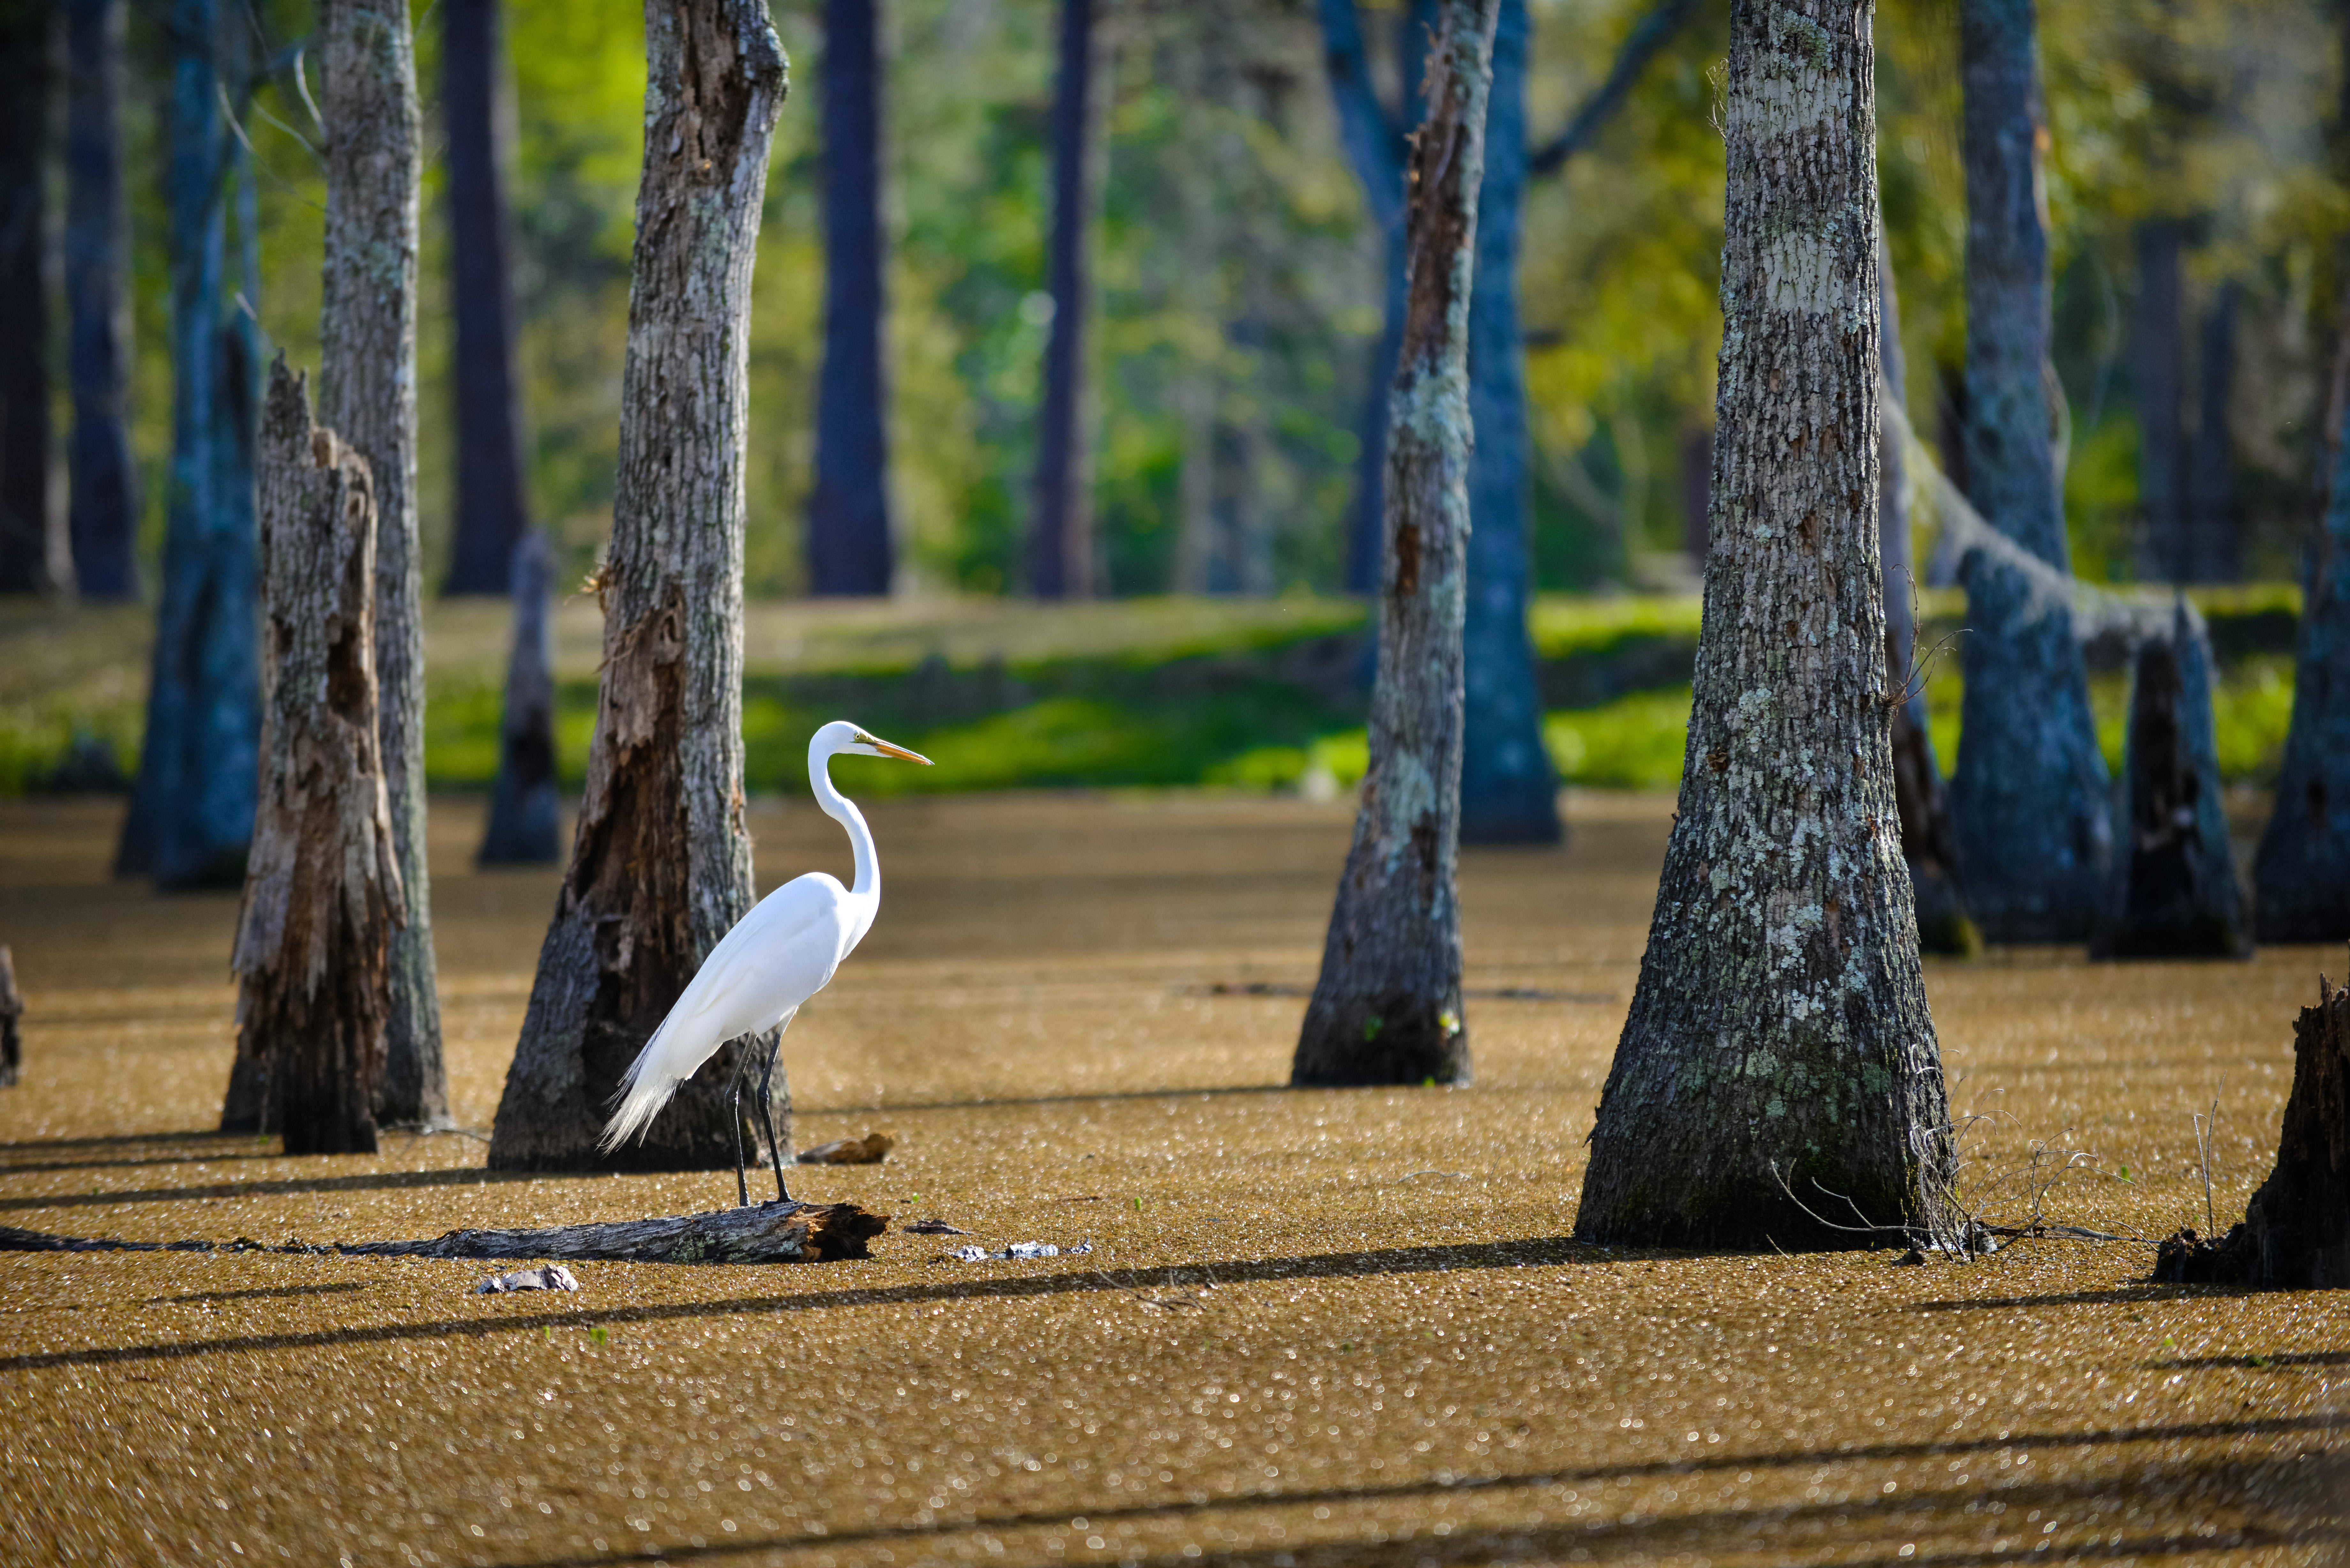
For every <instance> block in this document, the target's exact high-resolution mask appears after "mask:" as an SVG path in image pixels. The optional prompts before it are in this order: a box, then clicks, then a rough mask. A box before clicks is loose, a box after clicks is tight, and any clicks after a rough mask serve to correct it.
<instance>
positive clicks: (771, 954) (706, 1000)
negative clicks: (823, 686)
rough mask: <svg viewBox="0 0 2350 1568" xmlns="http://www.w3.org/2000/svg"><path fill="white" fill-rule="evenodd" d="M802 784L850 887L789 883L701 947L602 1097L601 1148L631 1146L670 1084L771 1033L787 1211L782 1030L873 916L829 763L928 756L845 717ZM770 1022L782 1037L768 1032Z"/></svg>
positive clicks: (847, 813) (737, 1168)
mask: <svg viewBox="0 0 2350 1568" xmlns="http://www.w3.org/2000/svg"><path fill="white" fill-rule="evenodd" d="M807 756H808V787H809V788H810V789H812V790H814V791H815V792H816V805H819V806H821V807H823V808H824V814H825V815H827V816H829V817H831V818H832V819H833V820H834V821H835V822H837V823H838V824H840V826H843V827H845V828H847V830H848V842H849V846H850V847H851V848H852V849H854V850H855V851H856V854H857V884H856V886H854V887H851V888H844V887H842V886H841V885H840V883H839V882H838V881H837V879H835V878H834V877H829V876H827V875H826V874H825V873H824V872H821V871H811V872H809V873H808V874H807V875H806V876H805V877H793V878H792V879H791V880H790V881H788V882H786V883H785V884H784V885H783V886H782V887H780V888H776V889H775V891H774V892H772V893H770V894H768V895H767V896H766V897H765V898H762V899H760V900H759V904H758V907H757V908H756V909H753V910H752V911H751V912H750V913H749V914H747V915H745V916H743V919H741V920H740V921H739V922H737V923H736V925H735V927H734V929H733V930H731V931H729V932H727V933H726V935H725V936H724V937H723V939H721V940H720V941H719V943H718V945H717V946H716V947H715V948H713V949H712V950H711V953H710V957H709V958H708V959H706V960H704V961H703V962H702V968H701V970H700V971H699V972H697V973H696V974H695V975H694V977H693V979H692V981H691V982H690V983H689V984H688V985H687V986H686V988H685V994H684V995H682V996H681V997H679V998H678V999H677V1005H676V1006H674V1007H672V1008H671V1009H670V1010H669V1016H668V1017H667V1018H664V1019H662V1020H661V1026H660V1028H659V1029H656V1030H655V1031H653V1037H652V1038H651V1039H650V1040H648V1041H646V1042H645V1048H644V1050H643V1051H642V1052H640V1053H639V1054H638V1056H637V1059H636V1061H635V1062H633V1063H631V1064H629V1071H628V1073H627V1075H625V1076H623V1077H622V1078H621V1080H620V1088H619V1093H618V1094H616V1095H614V1096H612V1098H613V1100H614V1102H615V1104H616V1105H617V1106H618V1108H617V1109H616V1110H614V1111H613V1113H612V1119H611V1121H610V1122H608V1124H606V1126H605V1127H604V1136H603V1137H602V1139H601V1140H600V1144H601V1147H602V1148H603V1149H604V1150H605V1152H606V1153H609V1152H610V1151H611V1150H613V1149H614V1148H617V1147H619V1145H620V1144H621V1143H622V1142H623V1141H625V1140H626V1139H628V1138H629V1137H631V1136H635V1137H642V1136H643V1135H644V1132H645V1129H646V1128H647V1127H650V1125H651V1123H652V1119H653V1117H654V1116H658V1115H660V1108H661V1107H662V1106H665V1105H667V1104H669V1101H670V1096H672V1095H674V1094H676V1093H677V1086H678V1085H680V1084H682V1083H684V1082H685V1081H686V1080H687V1079H688V1078H691V1077H692V1076H693V1075H694V1074H695V1073H696V1072H697V1071H698V1070H700V1068H701V1066H702V1064H703V1063H704V1062H707V1061H709V1060H710V1058H711V1057H712V1056H714V1055H716V1054H718V1048H719V1047H720V1046H722V1045H723V1044H726V1042H728V1041H729V1040H732V1039H733V1038H735V1037H736V1036H737V1035H741V1034H757V1033H762V1032H764V1031H765V1030H769V1029H777V1034H776V1038H775V1045H774V1046H773V1047H772V1048H771V1049H769V1051H768V1052H767V1064H766V1066H765V1067H764V1068H763V1069H762V1070H761V1072H760V1074H759V1116H760V1119H761V1120H762V1121H763V1122H764V1123H765V1125H766V1129H767V1151H768V1153H769V1154H770V1155H771V1156H772V1157H773V1158H774V1160H775V1197H776V1198H777V1199H778V1200H780V1201H784V1202H788V1201H790V1199H791V1194H790V1193H789V1192H788V1191H786V1190H785V1188H784V1156H783V1150H782V1149H781V1147H778V1146H777V1144H776V1142H775V1116H774V1115H773V1113H772V1112H771V1111H770V1110H769V1108H768V1105H767V1089H768V1085H770V1084H771V1083H772V1082H773V1081H774V1079H775V1057H776V1055H777V1054H778V1053H780V1052H781V1051H782V1049H783V1036H782V1033H781V1029H788V1028H790V1027H791V1023H792V1015H793V1014H794V1013H796V1012H799V1010H800V1005H801V1004H802V1003H803V1002H806V1001H807V999H808V998H809V997H811V996H814V995H815V994H816V992H819V991H822V990H823V989H824V988H825V987H826V986H827V984H829V983H830V982H831V980H832V974H833V971H835V970H837V969H838V968H839V967H840V961H841V960H843V959H845V958H847V956H848V954H849V950H851V949H853V948H854V947H856V946H857V944H858V942H859V941H861V940H863V939H864V936H865V933H866V932H867V931H869V930H871V929H873V917H874V915H875V914H876V913H877V912H878V911H879V909H880V908H881V867H880V863H879V860H878V859H876V857H875V856H874V853H873V832H872V830H871V829H870V828H868V827H867V826H865V816H864V814H863V813H861V812H859V811H858V809H857V805H856V803H855V802H853V801H851V800H850V799H849V798H848V797H847V795H845V794H841V793H840V792H839V791H838V790H837V789H835V788H833V787H832V775H831V774H830V773H829V772H828V771H827V764H828V763H830V762H831V761H832V759H833V758H835V757H839V756H849V757H897V758H899V759H901V760H902V761H905V762H910V763H921V764H922V765H923V766H924V767H929V766H930V765H931V759H930V758H928V757H926V756H923V755H921V754H920V753H917V752H910V751H908V750H907V749H906V748H905V747H903V746H893V745H891V744H890V743H889V742H887V741H882V740H877V739H875V738H874V737H873V736H871V735H868V734H867V733H866V732H864V731H862V730H860V729H858V727H857V726H856V725H854V724H851V723H849V722H847V721H846V720H841V719H836V720H834V721H833V722H831V723H829V724H827V725H826V726H824V728H822V729H820V730H818V731H817V732H816V734H815V735H814V736H813V737H811V738H810V739H809V741H808V753H807ZM778 1025H780V1026H781V1029H778V1028H777V1026H778ZM733 1106H734V1112H733V1115H734V1189H735V1193H736V1195H737V1196H738V1197H740V1198H741V1199H742V1200H743V1202H744V1203H746V1204H747V1203H749V1202H750V1201H751V1189H750V1185H749V1183H748V1182H747V1181H745V1180H744V1179H743V1072H742V1070H741V1068H739V1067H738V1068H737V1070H736V1072H735V1075H734V1098H733Z"/></svg>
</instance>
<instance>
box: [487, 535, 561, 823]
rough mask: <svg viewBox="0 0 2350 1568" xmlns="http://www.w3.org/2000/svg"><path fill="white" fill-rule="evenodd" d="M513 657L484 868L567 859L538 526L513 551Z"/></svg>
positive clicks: (550, 577) (543, 551)
mask: <svg viewBox="0 0 2350 1568" xmlns="http://www.w3.org/2000/svg"><path fill="white" fill-rule="evenodd" d="M508 575H509V578H510V580H511V581H512V583H513V598H514V652H513V655H512V656H511V657H510V658H509V659H508V660H507V662H506V701H505V714H504V718H503V719H502V720H501V721H500V722H499V724H498V778H497V783H496V784H494V786H493V787H492V788H491V791H490V819H489V825H488V826H486V827H485V828H484V830H483V833H482V848H481V853H480V854H479V855H478V856H477V857H476V859H477V860H478V861H479V863H480V864H482V865H484V866H552V865H554V864H555V863H556V861H557V860H558V859H560V858H561V857H562V854H563V845H562V842H561V839H560V837H559V834H560V831H561V829H560V822H559V817H560V807H561V802H560V800H559V799H558V797H557V795H556V773H555V649H554V645H553V639H552V637H551V636H550V630H551V628H550V626H549V622H548V615H547V605H548V600H549V599H550V598H551V597H553V590H554V587H555V553H554V551H553V550H552V549H550V548H549V547H548V545H547V543H546V535H544V534H541V533H539V532H538V531H537V530H536V529H533V530H532V531H531V532H530V533H527V534H525V535H523V536H522V542H521V543H520V544H518V545H515V558H514V566H513V569H512V571H511V572H510V573H509V574H508Z"/></svg>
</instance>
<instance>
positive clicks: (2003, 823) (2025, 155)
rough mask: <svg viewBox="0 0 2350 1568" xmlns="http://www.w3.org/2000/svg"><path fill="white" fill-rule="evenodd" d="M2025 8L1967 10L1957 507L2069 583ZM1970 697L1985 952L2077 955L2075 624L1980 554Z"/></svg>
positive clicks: (1965, 761) (2086, 771)
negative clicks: (2001, 945)
mask: <svg viewBox="0 0 2350 1568" xmlns="http://www.w3.org/2000/svg"><path fill="white" fill-rule="evenodd" d="M2035 26H2036V24H2035V21H2034V16H2033V0H1962V4H1961V5H1960V24H1959V35H1960V66H1961V70H1962V74H1963V77H1964V82H1965V90H1966V124H1965V136H1964V152H1965V159H1966V172H1967V398H1966V404H1967V408H1966V428H1965V445H1966V474H1967V483H1966V494H1967V498H1968V500H1970V501H1971V502H1972V503H1973V504H1974V506H1975V509H1976V510H1977V511H1979V512H1981V514H1983V516H1985V517H1986V518H1988V519H1990V521H1991V525H1992V526H1993V527H1995V528H1997V529H1998V530H1999V531H2000V532H2001V533H2002V534H2004V535H2007V536H2008V537H2009V538H2010V539H2012V540H2014V541H2015V542H2016V543H2017V544H2018V545H2022V546H2023V547H2024V548H2025V549H2027V550H2029V551H2031V552H2032V553H2033V555H2035V556H2039V557H2040V558H2041V559H2042V560H2043V561H2045V562H2047V563H2048V564H2049V565H2050V566H2054V567H2056V568H2057V569H2058V570H2059V571H2070V570H2071V569H2072V560H2071V553H2070V551H2069V549H2068V548H2067V546H2066V544H2065V540H2064V511H2063V508H2062V505H2061V504H2060V502H2059V498H2058V495H2057V488H2056V469H2055V462H2054V450H2053V447H2052V444H2051V442H2052V433H2053V430H2054V425H2053V423H2052V421H2051V419H2050V410H2049V407H2048V368H2047V367H2048V233H2047V219H2046V215H2045V214H2044V213H2042V211H2041V210H2040V201H2041V198H2040V195H2039V159H2040V154H2039V148H2038V139H2039V138H2040V137H2041V136H2042V135H2043V134H2044V131H2043V122H2042V118H2041V113H2040V47H2039V42H2038V39H2037V36H2036V34H2035ZM1960 580H1961V581H1962V582H1963V583H1964V584H1965V586H1966V590H1967V614H1968V621H1969V625H1968V628H1967V629H1968V635H1967V636H1966V638H1965V639H1963V641H1962V642H1961V644H1960V654H1961V660H1962V663H1963V665H1964V668H1965V671H1966V697H1965V708H1964V713H1963V722H1962V726H1961V728H1960V740H1959V765H1958V773H1957V775H1956V776H1955V777H1954V778H1953V779H1952V780H1951V783H1950V817H1951V821H1952V823H1953V824H1954V825H1955V826H1957V828H1958V837H1959V852H1960V855H1962V856H1963V857H1965V860H1966V867H1967V901H1968V903H1969V905H1970V907H1971V908H1972V909H1973V912H1974V917H1975V919H1976V920H1977V921H1978V922H1979V923H1980V924H1981V927H1982V933H1983V935H1984V936H1985V937H1987V938H1989V939H1990V940H1992V941H2010V942H2026V941H2037V942H2049V941H2076V940H2080V939H2082V938H2083V937H2085V936H2086V935H2087V934H2088V931H2089V928H2090V926H2091V925H2092V924H2093V923H2094V921H2095V917H2096V911H2097V907H2098V904H2099V901H2100V893H2101V888H2102V883H2103V877H2104V873H2105V866H2106V853H2107V850H2108V847H2109V842H2110V840H2109V836H2108V829H2107V825H2106V764H2105V762H2104V759H2103V758H2102V757H2100V756H2099V754H2098V753H2097V732H2096V725H2095V722H2094V721H2093V720H2092V719H2091V717H2090V713H2089V686H2088V675H2087V672H2086V670H2085V669H2084V668H2083V666H2082V663H2081V650H2080V648H2079V646H2078V644H2077V643H2075V642H2074V638H2073V625H2072V614H2071V611H2070V608H2069V607H2067V606H2066V605H2064V603H2062V602H2061V601H2058V600H2055V599H2054V598H2052V597H2050V596H2048V595H2045V594H2035V593H2033V591H2032V589H2031V587H2030V586H2029V585H2028V584H2026V582H2025V581H2024V579H2023V578H2022V576H2021V575H2020V574H2018V573H2017V572H2015V571H2013V570H2012V569H2011V568H2008V567H2004V566H2000V565H1999V564H1998V563H1996V562H1995V561H1992V560H1991V559H1989V558H1987V557H1985V556H1982V555H1981V553H1980V552H1978V553H1976V554H1974V555H1971V556H1969V557H1968V558H1967V559H1966V560H1965V561H1964V562H1963V563H1962V564H1961V566H1960Z"/></svg>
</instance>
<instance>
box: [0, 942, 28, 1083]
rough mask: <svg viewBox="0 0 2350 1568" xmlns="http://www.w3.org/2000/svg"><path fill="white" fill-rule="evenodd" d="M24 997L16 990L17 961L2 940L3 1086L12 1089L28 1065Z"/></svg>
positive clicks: (0, 1068)
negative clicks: (26, 1064)
mask: <svg viewBox="0 0 2350 1568" xmlns="http://www.w3.org/2000/svg"><path fill="white" fill-rule="evenodd" d="M24 1018H25V999H24V997H23V996H22V995H20V994H18V992H17V990H16V959H15V958H14V957H13V956H12V955H11V954H10V953H9V951H8V944H7V943H5V942H0V1089H13V1088H15V1087H16V1080H17V1079H18V1078H19V1077H20V1076H21V1075H23V1072H24V1067H25V1040H24Z"/></svg>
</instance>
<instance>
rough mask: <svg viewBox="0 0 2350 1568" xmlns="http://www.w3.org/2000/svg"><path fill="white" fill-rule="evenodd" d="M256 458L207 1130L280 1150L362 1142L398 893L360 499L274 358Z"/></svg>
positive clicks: (350, 461)
mask: <svg viewBox="0 0 2350 1568" xmlns="http://www.w3.org/2000/svg"><path fill="white" fill-rule="evenodd" d="M259 455H260V470H261V534H262V557H263V576H262V600H263V605H264V607H265V611H266V630H265V666H264V674H265V688H266V697H265V703H264V711H263V718H262V766H261V790H260V794H261V801H260V809H259V811H258V813H257V814H256V815H255V820H254V838H253V852H252V856H251V858H250V860H249V862H248V867H247V871H246V875H245V883H244V909H243V912H242V913H241V914H240V916H239V918H238V921H237V933H236V953H235V957H234V961H233V964H234V969H235V971H236V973H237V977H238V980H239V982H240V989H239V992H238V994H237V1004H236V1016H237V1069H238V1070H237V1072H236V1074H235V1075H233V1076H232V1078H231V1089H230V1100H229V1106H228V1108H227V1110H226V1112H225V1113H224V1116H223V1117H222V1129H223V1130H224V1131H237V1130H255V1131H261V1132H271V1131H276V1132H281V1133H283V1134H284V1135H285V1138H286V1153H288V1154H349V1153H368V1152H371V1151H372V1150H373V1149H374V1148H375V1146H376V1119H375V1096H376V1088H377V1080H378V1078H379V1076H380V1074H381V1072H382V1070H383V1050H384V1031H385V1028H386V1026H387V1023H388V1019H389V1008H390V971H389V963H390V940H391V932H392V928H393V927H394V926H395V925H396V924H398V923H399V921H400V919H401V918H402V911H403V903H404V900H403V898H402V897H401V890H400V867H399V861H398V858H397V856H396V853H395V851H394V848H393V844H392V836H391V810H390V802H389V800H388V798H387V796H386V793H385V789H384V777H383V763H382V753H381V751H380V743H379V741H378V738H377V731H376V690H375V640H374V639H375V626H374V619H375V614H374V611H375V597H374V594H375V497H374V492H373V486H372V483H371V481H370V476H369V472H368V466H367V461H366V460H365V459H364V458H362V457H360V456H359V453H357V452H354V451H352V450H351V449H350V448H349V447H348V446H345V445H344V444H343V443H342V441H340V440H339V439H338V437H337V436H336V435H335V433H334V432H333V431H329V430H327V429H324V428H323V427H320V426H317V425H314V424H313V423H312V422H311V419H310V405H309V393H308V386H307V379H304V378H300V377H296V376H295V375H293V374H292V373H290V372H289V371H287V369H286V358H285V356H284V355H282V354H281V355H279V356H278V358H277V360H276V363H275V364H273V365H272V366H271V367H270V369H269V394H268V399H267V402H266V404H265V408H264V410H263V415H262V424H261V443H260V454H259Z"/></svg>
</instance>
